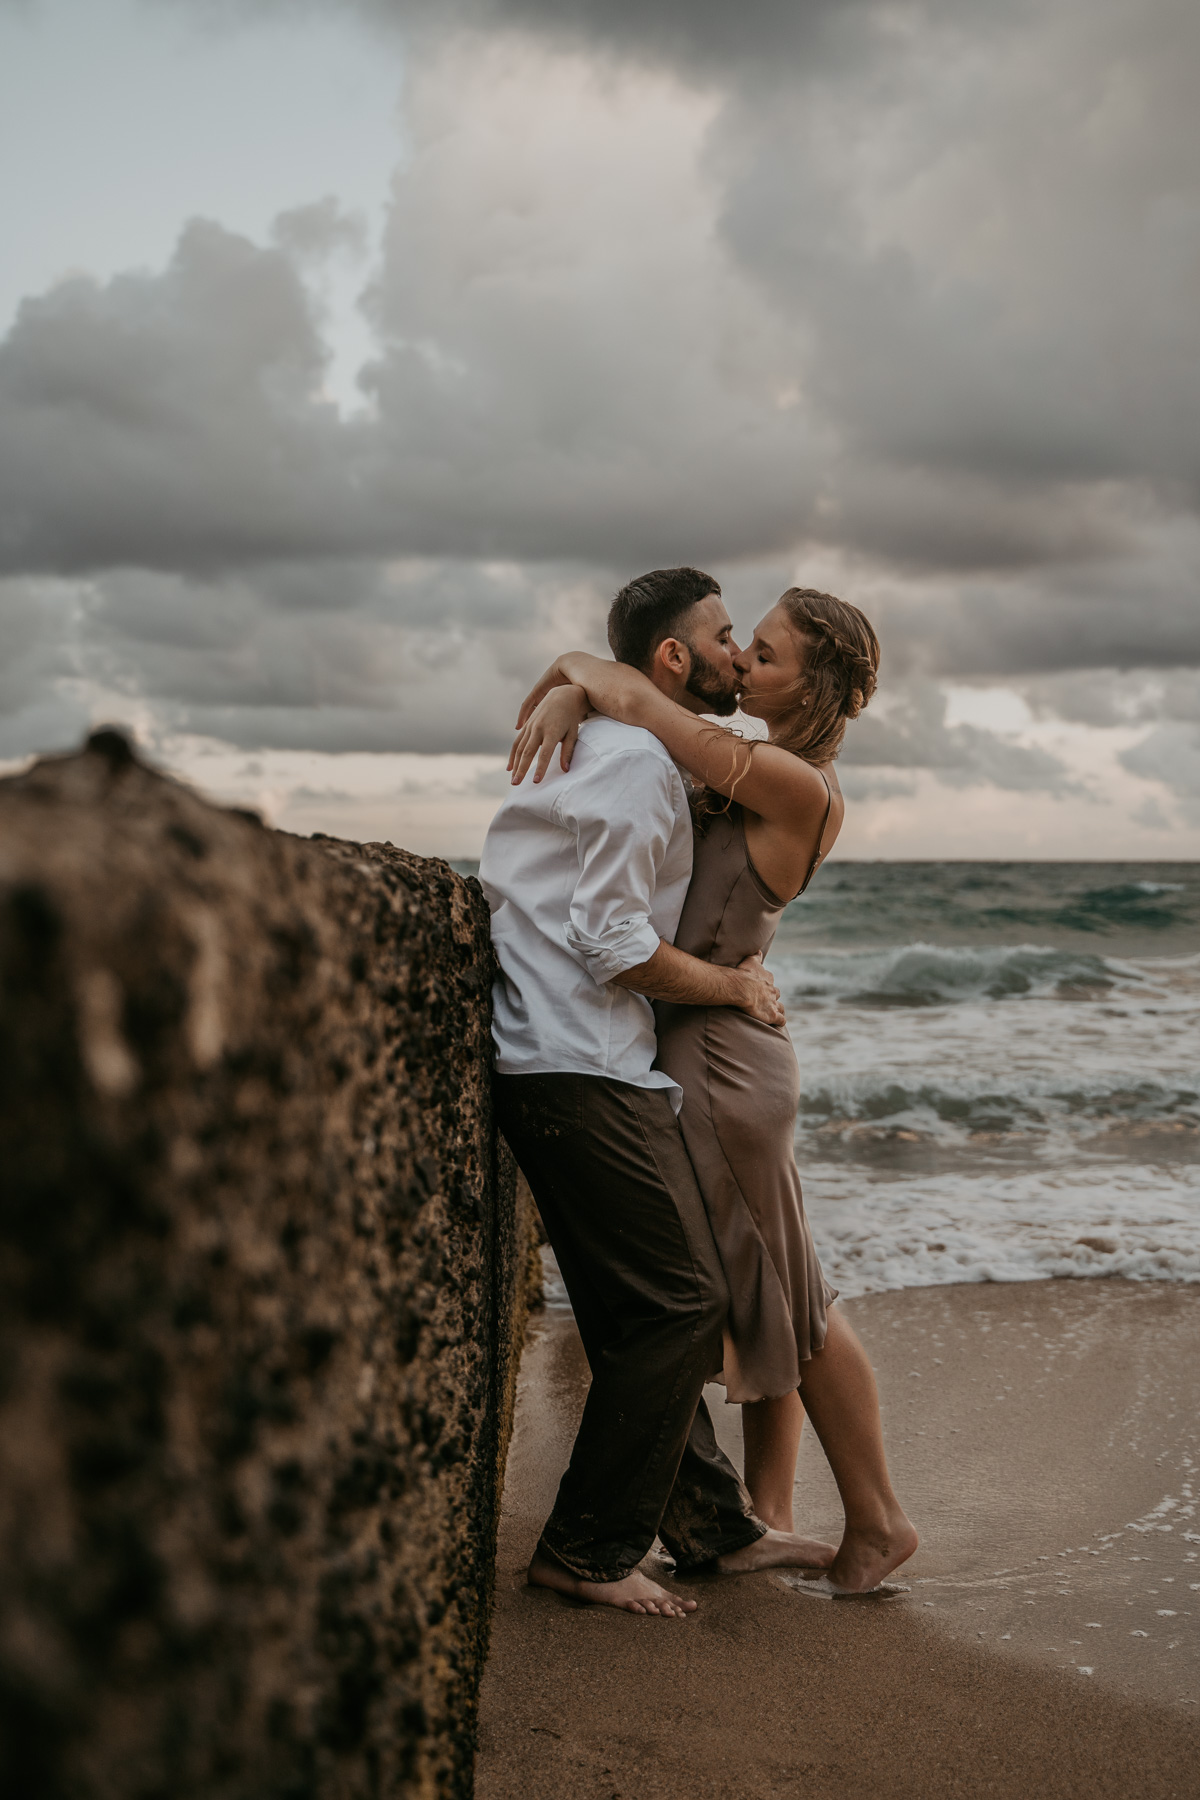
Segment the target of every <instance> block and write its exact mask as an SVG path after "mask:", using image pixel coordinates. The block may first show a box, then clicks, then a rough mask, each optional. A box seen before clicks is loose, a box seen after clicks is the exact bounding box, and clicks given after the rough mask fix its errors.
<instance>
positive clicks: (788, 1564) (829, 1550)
mask: <svg viewBox="0 0 1200 1800" xmlns="http://www.w3.org/2000/svg"><path fill="white" fill-rule="evenodd" d="M836 1554H837V1552H836V1551H835V1550H834V1547H833V1545H832V1544H822V1543H821V1542H820V1540H819V1539H817V1538H806V1537H797V1535H796V1533H795V1532H794V1531H768V1532H766V1533H765V1534H764V1535H763V1536H762V1537H760V1538H755V1540H754V1542H753V1543H752V1544H743V1545H742V1547H741V1549H740V1550H730V1551H728V1552H727V1553H726V1555H724V1556H718V1558H717V1567H718V1569H720V1571H721V1573H722V1574H723V1575H751V1574H753V1573H754V1571H755V1569H828V1568H829V1566H830V1565H831V1563H832V1562H833V1559H834V1557H835V1555H836Z"/></svg>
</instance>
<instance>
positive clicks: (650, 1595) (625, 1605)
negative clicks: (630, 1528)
mask: <svg viewBox="0 0 1200 1800" xmlns="http://www.w3.org/2000/svg"><path fill="white" fill-rule="evenodd" d="M525 1579H526V1580H527V1581H528V1582H529V1585H530V1587H548V1588H553V1589H554V1591H555V1593H558V1594H567V1595H569V1597H570V1598H571V1599H572V1600H582V1601H584V1602H585V1603H586V1604H587V1605H588V1606H615V1607H616V1608H617V1609H618V1611H620V1612H632V1613H650V1614H653V1616H654V1617H655V1618H658V1619H682V1617H683V1615H684V1614H685V1613H690V1612H695V1610H696V1602H695V1601H694V1600H677V1599H676V1598H675V1596H674V1594H668V1592H667V1590H666V1588H661V1587H659V1585H658V1583H657V1581H651V1579H650V1577H649V1576H648V1575H643V1574H642V1573H641V1571H640V1569H634V1571H633V1573H632V1574H630V1575H626V1576H624V1577H623V1578H622V1580H620V1581H584V1579H583V1577H582V1576H580V1575H576V1574H574V1573H573V1572H572V1571H571V1570H570V1569H568V1568H566V1567H565V1566H564V1565H563V1564H562V1563H560V1562H559V1561H557V1559H555V1558H552V1557H550V1556H548V1555H547V1554H546V1552H545V1551H544V1550H542V1549H541V1548H539V1549H537V1550H535V1551H534V1553H533V1561H532V1562H531V1563H530V1565H529V1568H528V1570H527V1571H526V1576H525Z"/></svg>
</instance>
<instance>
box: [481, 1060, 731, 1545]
mask: <svg viewBox="0 0 1200 1800" xmlns="http://www.w3.org/2000/svg"><path fill="white" fill-rule="evenodd" d="M496 1111H497V1120H498V1123H499V1125H500V1129H501V1130H502V1132H503V1133H504V1136H505V1137H506V1138H507V1139H508V1142H509V1145H510V1146H511V1148H512V1152H513V1155H514V1156H515V1157H516V1159H517V1162H518V1164H519V1165H520V1167H521V1169H522V1171H523V1172H524V1175H525V1178H526V1180H527V1181H528V1182H529V1185H530V1187H531V1188H532V1190H533V1195H534V1198H535V1200H536V1201H537V1203H538V1210H539V1211H540V1213H541V1215H542V1221H543V1223H544V1225H545V1227H546V1235H547V1237H548V1238H549V1239H550V1243H551V1245H552V1246H553V1249H554V1254H555V1256H556V1257H557V1258H558V1265H559V1268H560V1269H561V1270H562V1275H563V1280H564V1281H565V1282H566V1286H567V1292H568V1294H569V1295H570V1297H571V1305H572V1307H573V1309H574V1313H575V1320H576V1323H577V1325H578V1327H579V1334H580V1336H581V1338H582V1339H583V1347H584V1350H585V1351H586V1353H587V1359H588V1364H589V1366H590V1368H591V1371H592V1385H591V1388H590V1390H589V1393H588V1398H587V1403H586V1405H585V1407H584V1412H583V1419H582V1421H581V1423H580V1426H579V1434H578V1436H577V1437H576V1439H575V1447H574V1450H573V1451H572V1453H571V1461H570V1465H569V1466H568V1468H567V1472H566V1474H565V1475H564V1476H563V1478H562V1483H561V1485H560V1487H559V1490H558V1498H557V1499H556V1501H555V1503H554V1510H553V1512H552V1513H551V1515H550V1518H549V1520H548V1521H547V1523H546V1528H545V1530H544V1532H543V1533H542V1542H543V1543H544V1544H545V1545H546V1547H547V1548H548V1549H549V1550H550V1551H552V1552H553V1554H554V1555H555V1556H556V1557H558V1559H559V1560H560V1561H561V1562H563V1563H565V1564H566V1566H567V1568H569V1569H571V1570H573V1571H574V1573H575V1574H577V1575H580V1576H582V1577H583V1578H584V1579H585V1580H587V1581H618V1580H620V1578H621V1577H622V1576H623V1575H627V1574H628V1573H629V1571H630V1570H631V1569H633V1568H635V1567H636V1565H637V1564H638V1563H639V1562H640V1561H641V1560H642V1558H643V1556H645V1554H646V1552H647V1551H648V1550H649V1548H650V1546H651V1544H652V1543H653V1542H654V1538H655V1534H656V1533H657V1534H659V1535H660V1536H661V1538H662V1541H663V1543H664V1544H665V1545H666V1547H667V1549H668V1550H669V1551H670V1553H671V1555H672V1556H673V1557H674V1558H675V1561H676V1565H677V1566H678V1567H679V1568H680V1569H681V1570H686V1569H689V1568H697V1567H700V1566H701V1565H703V1564H704V1563H707V1562H711V1561H712V1559H713V1558H714V1557H716V1556H719V1555H721V1554H722V1553H723V1552H724V1551H728V1550H736V1549H739V1548H740V1547H741V1546H742V1545H743V1544H749V1543H753V1542H754V1540H755V1539H756V1538H758V1537H761V1536H762V1534H763V1532H764V1531H765V1530H766V1527H765V1526H764V1525H763V1524H762V1523H761V1522H760V1521H759V1520H758V1519H756V1518H755V1517H754V1515H753V1513H752V1511H751V1506H750V1497H749V1495H748V1493H747V1492H746V1489H745V1486H744V1485H743V1483H742V1482H741V1481H740V1480H739V1478H738V1475H737V1472H736V1470H735V1469H734V1467H733V1465H732V1463H730V1461H729V1459H728V1458H727V1457H726V1456H725V1455H724V1454H723V1452H722V1451H721V1450H720V1449H718V1447H717V1441H716V1438H715V1436H714V1434H713V1428H712V1421H711V1419H710V1418H709V1415H708V1409H707V1407H706V1406H705V1404H704V1401H703V1399H702V1397H701V1396H702V1392H703V1388H704V1383H705V1381H706V1379H707V1378H708V1376H709V1375H710V1373H711V1372H712V1370H713V1369H714V1368H715V1367H717V1365H718V1363H719V1360H720V1344H721V1328H722V1325H723V1323H724V1319H725V1314H726V1310H727V1307H728V1290H727V1288H726V1284H725V1277H724V1273H723V1271H722V1269H721V1264H720V1259H719V1257H718V1255H717V1247H716V1244H715V1242H714V1241H713V1235H712V1227H711V1226H710V1224H709V1221H708V1215H707V1213H706V1212H705V1210H704V1202H703V1201H702V1199H701V1197H700V1190H699V1188H698V1187H697V1185H696V1177H695V1174H694V1172H693V1169H692V1165H691V1163H690V1162H689V1160H688V1155H687V1151H686V1150H685V1148H684V1144H683V1138H682V1136H681V1135H680V1131H679V1127H678V1124H677V1123H676V1120H675V1115H674V1113H673V1111H672V1109H671V1103H670V1100H669V1099H668V1098H667V1095H666V1093H665V1092H664V1090H663V1089H661V1088H639V1087H633V1086H631V1085H630V1084H629V1083H627V1082H623V1081H610V1080H608V1079H606V1078H604V1077H602V1076H598V1075H574V1074H547V1075H497V1076H496Z"/></svg>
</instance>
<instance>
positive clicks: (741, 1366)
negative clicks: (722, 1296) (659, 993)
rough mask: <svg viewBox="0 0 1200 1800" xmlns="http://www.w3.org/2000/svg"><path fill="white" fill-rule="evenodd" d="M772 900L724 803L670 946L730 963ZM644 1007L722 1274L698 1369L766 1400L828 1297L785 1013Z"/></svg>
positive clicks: (775, 909)
mask: <svg viewBox="0 0 1200 1800" xmlns="http://www.w3.org/2000/svg"><path fill="white" fill-rule="evenodd" d="M814 866H815V865H814ZM811 873H812V871H811V870H810V871H809V874H810V876H811ZM805 885H806V886H807V882H806V883H805ZM785 904H786V902H784V901H782V900H780V899H778V898H777V896H776V895H774V894H773V893H772V892H771V890H770V888H769V887H767V885H766V883H765V882H764V881H763V880H762V878H761V877H760V876H759V874H758V872H757V870H756V869H755V868H754V866H753V864H752V863H751V861H750V857H749V854H748V852H747V850H746V835H745V827H744V824H743V820H742V813H741V809H740V807H737V806H732V807H731V808H730V810H729V812H728V813H725V814H723V815H721V816H719V817H717V818H715V819H713V820H711V821H710V822H709V824H708V827H707V829H706V831H705V832H704V834H703V835H702V836H700V837H698V838H697V841H696V847H695V864H694V869H693V874H692V884H691V887H690V888H689V890H688V897H687V901H686V903H685V906H684V910H683V917H682V918H681V920H680V924H679V931H678V933H677V934H676V938H675V942H676V946H677V947H678V948H679V949H680V950H686V951H687V952H688V953H689V955H691V956H699V957H702V958H703V959H704V960H705V961H706V962H714V963H720V964H723V965H725V966H733V965H735V964H737V963H739V962H741V961H742V960H743V958H745V957H747V956H751V955H753V954H754V953H755V951H762V952H764V953H765V952H766V951H767V950H769V949H770V947H771V943H772V941H773V939H774V936H775V930H776V927H777V925H778V923H779V917H780V914H781V913H782V912H783V909H784V905H785ZM655 1010H656V1014H657V1018H658V1067H659V1068H660V1069H662V1070H663V1071H664V1072H665V1073H667V1074H668V1075H670V1076H671V1078H672V1080H674V1081H676V1082H678V1083H679V1085H680V1087H681V1088H682V1089H683V1095H684V1100H683V1109H682V1111H681V1113H680V1119H679V1123H680V1127H681V1129H682V1131H683V1137H684V1141H685V1143H686V1145H687V1149H688V1155H689V1157H690V1158H691V1162H692V1166H693V1168H694V1169H695V1171H696V1179H697V1181H698V1182H699V1184H700V1191H701V1193H702V1195H703V1196H704V1204H705V1207H706V1208H707V1210H708V1216H709V1219H710V1220H711V1222H712V1229H713V1236H714V1237H715V1239H716V1242H717V1249H718V1251H719V1253H720V1257H721V1264H722V1267H723V1268H724V1270H725V1278H726V1280H727V1282H728V1284H729V1314H728V1318H727V1320H726V1324H725V1329H724V1334H723V1342H722V1351H721V1358H720V1361H721V1367H720V1369H719V1371H718V1370H714V1371H713V1377H712V1378H713V1379H714V1380H717V1381H721V1382H723V1383H724V1385H725V1389H726V1392H727V1394H728V1397H729V1399H730V1400H739V1401H747V1400H763V1399H774V1398H777V1397H779V1396H780V1395H782V1394H787V1393H791V1392H794V1391H795V1390H796V1389H797V1388H798V1387H799V1386H800V1385H801V1383H802V1379H803V1365H804V1364H805V1363H806V1362H807V1361H808V1360H809V1358H810V1357H811V1356H812V1354H813V1351H814V1350H819V1349H820V1347H821V1345H822V1344H823V1343H824V1342H825V1331H826V1309H827V1307H828V1306H829V1305H830V1304H831V1302H832V1301H833V1300H835V1299H836V1298H837V1295H836V1292H835V1290H834V1289H833V1288H831V1287H830V1286H829V1284H828V1283H827V1281H826V1280H825V1277H824V1275H823V1274H822V1272H821V1264H820V1261H819V1259H818V1257H817V1252H816V1248H815V1246H814V1244H813V1240H812V1232H811V1230H810V1229H809V1224H808V1219H807V1216H806V1215H805V1211H804V1198H803V1194H802V1192H801V1187H800V1172H799V1170H798V1169H797V1167H796V1158H795V1150H794V1139H795V1129H796V1108H797V1105H798V1104H799V1099H800V1075H799V1071H798V1069H797V1067H796V1057H795V1052H794V1051H793V1049H792V1043H791V1039H790V1038H789V1036H788V1033H787V1028H786V1026H776V1025H764V1024H763V1023H762V1022H761V1021H760V1020H758V1019H752V1018H751V1017H750V1016H749V1014H748V1013H744V1012H739V1011H737V1010H736V1009H735V1008H733V1007H728V1006H726V1007H717V1006H710V1007H695V1006H668V1005H661V1004H660V1005H659V1006H658V1007H657V1008H656V1009H655Z"/></svg>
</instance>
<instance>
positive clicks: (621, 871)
mask: <svg viewBox="0 0 1200 1800" xmlns="http://www.w3.org/2000/svg"><path fill="white" fill-rule="evenodd" d="M672 775H673V771H672V770H671V769H670V767H669V765H668V764H666V763H665V761H664V760H663V759H662V758H660V757H658V756H656V755H653V754H649V753H647V752H644V751H637V752H635V753H633V754H631V755H623V756H615V757H611V758H606V759H604V760H603V761H602V762H597V764H596V766H595V767H594V768H592V769H589V770H588V771H587V773H586V774H583V773H581V774H579V775H578V776H577V778H576V780H575V781H574V782H572V784H571V786H570V788H569V789H567V790H565V791H564V794H563V797H562V801H561V807H560V814H559V817H560V822H561V823H562V824H563V825H565V826H566V827H567V828H568V829H569V830H571V831H572V832H573V834H574V836H575V842H576V852H577V854H578V857H579V879H578V881H577V883H576V887H575V893H574V895H573V897H572V900H571V915H570V919H569V921H568V924H567V929H566V938H567V943H568V945H569V947H570V949H571V950H572V951H573V952H574V953H575V955H576V956H577V957H578V958H579V960H580V961H581V962H582V963H583V965H584V967H585V968H586V969H587V971H588V973H589V974H590V975H591V977H592V980H593V981H595V982H596V983H597V984H598V985H600V986H603V985H604V984H606V983H607V982H610V981H611V982H616V983H618V984H619V985H620V986H621V987H625V988H630V989H632V990H633V991H634V992H635V993H639V994H644V995H645V996H646V997H647V999H654V1000H678V1001H681V1002H682V1003H684V1004H685V1005H689V1006H738V1007H741V1008H742V1010H743V1011H745V1012H748V1013H752V1014H753V1015H754V1017H756V1018H760V1019H763V1020H765V1021H766V1023H768V1024H770V1025H781V1024H782V1023H783V1009H782V1007H781V1006H780V1005H779V995H778V990H777V989H776V987H775V983H774V981H773V980H772V979H771V977H770V976H769V975H768V974H767V972H766V970H765V969H764V968H763V966H762V960H761V958H758V957H748V958H747V959H746V961H745V962H744V963H743V964H742V965H741V967H740V968H737V969H724V968H718V967H717V966H716V965H715V964H713V963H706V962H701V961H700V960H699V958H698V957H695V956H688V955H686V954H685V952H684V951H682V950H676V949H675V948H674V946H673V945H671V944H668V943H665V942H664V941H663V939H662V938H661V937H660V936H659V934H658V932H657V931H656V930H655V929H654V926H653V924H652V923H651V920H650V909H651V906H652V904H653V896H654V890H655V886H656V884H657V880H658V871H659V869H660V867H661V866H662V860H663V857H664V855H665V854H666V850H667V846H668V844H669V842H670V840H671V836H672V834H673V832H674V830H675V828H676V824H677V820H676V816H675V808H674V805H673V803H672V798H671V780H672Z"/></svg>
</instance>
